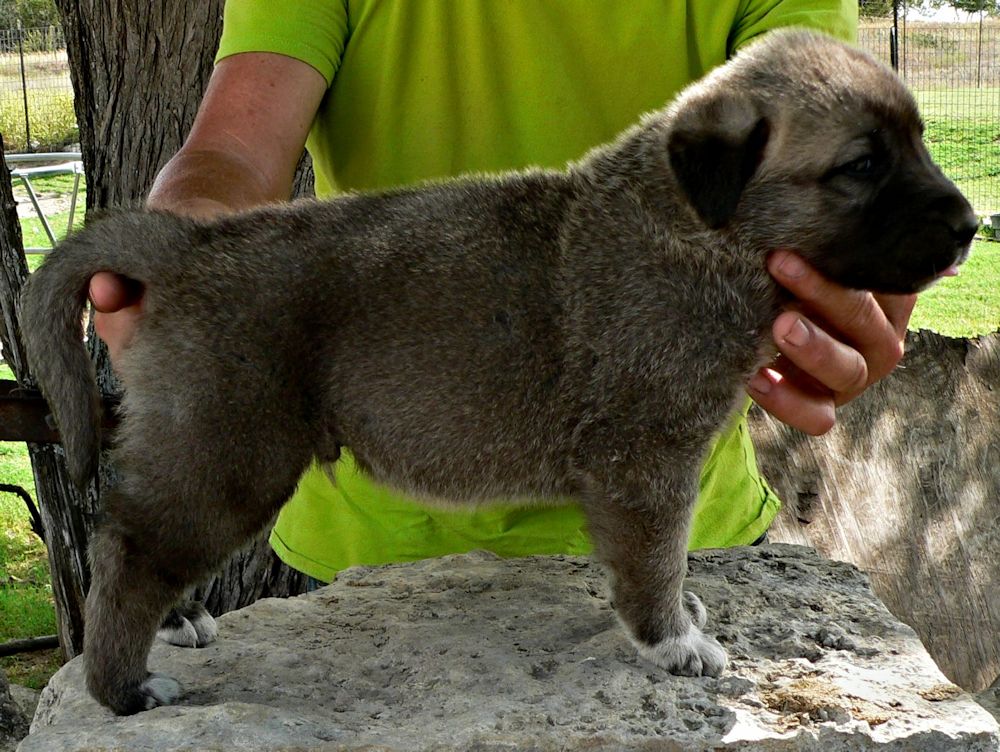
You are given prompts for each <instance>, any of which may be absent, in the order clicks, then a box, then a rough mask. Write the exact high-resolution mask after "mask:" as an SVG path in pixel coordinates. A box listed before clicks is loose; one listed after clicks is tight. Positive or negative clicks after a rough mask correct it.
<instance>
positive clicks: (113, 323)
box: [90, 272, 143, 366]
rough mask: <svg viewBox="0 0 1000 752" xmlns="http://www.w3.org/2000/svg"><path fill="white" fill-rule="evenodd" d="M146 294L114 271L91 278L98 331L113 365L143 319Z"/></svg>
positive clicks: (92, 301) (95, 321) (139, 285)
mask: <svg viewBox="0 0 1000 752" xmlns="http://www.w3.org/2000/svg"><path fill="white" fill-rule="evenodd" d="M142 292H143V288H142V285H141V284H140V283H138V282H136V281H135V280H132V279H128V278H127V277H121V276H119V275H117V274H112V273H111V272H98V273H97V274H95V275H94V276H93V277H91V280H90V302H91V304H92V305H93V306H94V311H95V313H94V331H95V332H96V333H97V336H98V337H100V338H101V339H102V340H104V344H105V345H107V348H108V355H109V356H110V357H111V364H112V366H115V364H116V363H117V361H118V358H119V356H120V355H121V352H122V350H124V349H125V348H126V347H128V345H129V343H130V342H131V341H132V337H133V335H134V334H135V329H136V326H137V324H138V321H139V318H140V317H141V316H142Z"/></svg>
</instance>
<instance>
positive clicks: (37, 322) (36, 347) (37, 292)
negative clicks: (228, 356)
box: [19, 212, 190, 490]
mask: <svg viewBox="0 0 1000 752" xmlns="http://www.w3.org/2000/svg"><path fill="white" fill-rule="evenodd" d="M189 226H190V223H188V222H187V221H185V220H181V219H178V218H177V217H173V216H170V215H166V214H156V213H150V212H123V213H120V214H114V215H110V216H108V217H106V218H104V219H101V220H99V221H97V222H95V223H94V224H92V225H89V226H88V227H86V228H85V229H83V230H82V231H80V232H78V233H75V234H74V235H72V236H70V237H69V238H68V239H67V240H66V241H64V242H63V243H61V244H60V245H59V247H58V248H56V249H55V250H54V251H53V252H52V253H51V254H50V255H49V257H48V258H47V259H46V261H45V263H44V264H43V265H42V266H41V268H39V269H38V270H37V271H36V272H34V273H32V274H31V276H30V277H29V278H28V281H27V282H26V283H25V285H24V289H23V290H22V292H21V297H20V311H19V320H20V325H21V336H22V340H23V342H24V347H25V351H26V354H27V358H28V365H29V366H30V367H31V370H32V373H33V375H34V376H35V378H36V379H37V381H38V386H39V388H40V389H41V391H42V395H43V396H44V397H45V399H46V400H47V401H48V403H49V407H50V408H51V410H52V413H53V416H54V417H55V421H56V425H57V426H58V427H59V432H60V435H61V439H62V444H63V447H64V448H65V450H66V464H67V468H68V470H69V474H70V478H71V479H72V480H73V482H74V483H75V484H76V485H77V487H78V488H80V489H81V490H82V489H84V488H86V486H87V483H88V482H89V481H90V480H91V479H92V478H93V477H94V476H95V475H96V473H97V465H98V460H99V458H100V450H101V396H100V392H99V391H98V388H97V379H96V374H95V372H94V366H93V363H91V360H90V357H89V355H88V354H87V349H86V347H85V346H84V343H83V314H84V311H85V308H86V305H87V294H88V288H89V286H90V278H91V277H92V276H93V275H94V274H95V273H97V272H99V271H112V272H116V273H118V274H122V275H124V276H126V277H130V278H132V279H136V280H138V281H139V282H141V283H143V284H144V285H146V284H148V282H149V280H150V279H151V278H152V277H153V275H154V273H155V268H154V267H155V266H158V265H161V264H163V263H164V262H167V263H169V261H170V259H169V258H165V257H170V256H174V255H175V254H176V253H178V252H179V251H178V249H179V248H180V247H181V246H182V245H183V244H182V243H181V242H179V240H180V238H179V235H180V234H182V232H183V230H184V228H185V227H189ZM154 245H155V246H156V247H151V246H154Z"/></svg>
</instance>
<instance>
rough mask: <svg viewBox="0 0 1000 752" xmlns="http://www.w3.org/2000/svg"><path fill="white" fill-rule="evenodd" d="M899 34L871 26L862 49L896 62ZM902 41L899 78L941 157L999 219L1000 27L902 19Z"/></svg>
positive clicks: (975, 200) (862, 34)
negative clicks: (916, 104) (914, 100)
mask: <svg viewBox="0 0 1000 752" xmlns="http://www.w3.org/2000/svg"><path fill="white" fill-rule="evenodd" d="M892 29H893V24H892V22H891V20H887V21H866V22H864V23H862V26H861V28H860V29H859V30H858V43H859V44H860V45H861V46H862V47H864V48H865V49H867V50H869V51H870V52H872V53H873V54H875V55H876V56H878V57H879V58H880V59H882V60H884V61H885V62H886V63H889V62H890V61H891V60H892ZM897 38H898V43H897V44H896V50H897V63H898V70H899V74H900V75H901V76H902V77H903V80H904V81H906V83H907V85H908V86H909V87H910V89H911V90H912V91H913V93H914V95H915V96H916V98H917V101H918V102H919V104H920V110H921V114H922V115H923V118H924V123H925V124H926V135H925V139H926V141H927V143H928V146H929V147H930V149H931V152H932V153H933V155H934V158H935V159H936V160H937V162H938V164H939V165H941V169H943V170H944V172H945V173H946V174H947V175H948V176H949V177H950V178H951V179H952V180H954V181H955V182H956V183H957V184H958V186H959V188H961V189H962V191H963V192H964V193H965V195H966V196H968V198H969V200H970V201H971V202H972V204H973V206H975V207H976V211H978V212H979V213H980V214H984V215H989V214H994V213H997V212H1000V20H997V19H988V18H983V19H981V20H979V21H978V22H972V23H929V22H917V21H907V20H906V19H905V18H901V19H900V23H899V33H898V37H897Z"/></svg>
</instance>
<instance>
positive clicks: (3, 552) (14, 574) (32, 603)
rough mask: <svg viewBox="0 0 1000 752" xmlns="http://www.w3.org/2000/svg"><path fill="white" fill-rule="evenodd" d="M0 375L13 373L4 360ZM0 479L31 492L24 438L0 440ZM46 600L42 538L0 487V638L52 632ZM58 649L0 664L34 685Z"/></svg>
mask: <svg viewBox="0 0 1000 752" xmlns="http://www.w3.org/2000/svg"><path fill="white" fill-rule="evenodd" d="M0 378H4V379H10V378H13V376H12V374H11V373H10V370H9V369H8V368H7V367H6V366H2V367H0ZM0 482H3V483H11V484H15V485H18V486H20V487H21V488H23V489H25V490H26V491H27V492H28V493H29V494H30V495H31V496H32V498H34V496H35V486H34V479H33V477H32V473H31V463H30V462H29V461H28V452H27V449H26V448H25V445H24V444H21V443H14V442H0ZM55 631H56V617H55V610H54V606H53V602H52V587H51V584H50V580H49V570H48V560H47V558H46V554H45V544H44V543H42V541H41V540H40V539H39V538H38V536H36V535H35V534H34V532H33V531H32V529H31V523H30V516H29V514H28V511H27V509H26V508H25V506H24V502H23V501H22V500H21V498H20V497H19V496H17V495H15V494H11V493H3V492H0V642H5V641H7V640H14V639H23V638H26V637H37V636H39V635H47V634H54V633H55ZM60 663H61V657H60V655H59V652H58V651H52V650H47V651H42V652H40V653H35V654H29V655H21V656H11V657H9V658H2V659H0V670H3V671H4V673H6V674H7V677H8V679H10V681H12V682H14V683H16V684H23V685H26V686H29V687H34V688H35V689H40V688H41V687H43V686H44V685H45V682H46V681H48V677H49V676H51V675H52V673H53V672H54V671H55V670H56V669H57V668H58V667H59V664H60Z"/></svg>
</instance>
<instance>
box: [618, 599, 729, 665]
mask: <svg viewBox="0 0 1000 752" xmlns="http://www.w3.org/2000/svg"><path fill="white" fill-rule="evenodd" d="M689 595H690V593H685V594H684V596H685V597H684V603H685V607H688V596H689ZM691 597H692V598H694V601H695V602H697V603H698V605H699V606H701V602H700V601H698V599H697V598H696V597H694V596H691ZM702 616H703V618H702V624H704V608H702ZM633 642H634V643H635V646H636V648H637V649H638V650H639V655H640V656H642V657H643V658H645V659H646V660H647V661H649V662H650V663H655V664H656V665H657V666H660V667H661V668H665V669H666V670H667V671H669V672H670V673H671V674H677V675H679V676H719V675H720V674H721V673H722V672H723V670H724V669H725V668H726V651H725V650H723V648H722V646H721V645H720V644H719V643H718V642H716V641H715V640H714V639H712V638H711V637H707V636H705V635H704V634H702V632H701V630H700V629H698V627H696V626H695V625H694V624H692V625H691V626H690V627H689V628H688V631H687V634H684V635H682V636H680V637H665V638H663V639H662V640H660V641H659V642H658V643H656V644H655V645H646V644H643V643H641V642H639V641H636V640H633Z"/></svg>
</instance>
